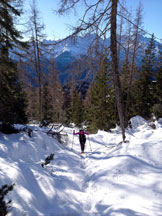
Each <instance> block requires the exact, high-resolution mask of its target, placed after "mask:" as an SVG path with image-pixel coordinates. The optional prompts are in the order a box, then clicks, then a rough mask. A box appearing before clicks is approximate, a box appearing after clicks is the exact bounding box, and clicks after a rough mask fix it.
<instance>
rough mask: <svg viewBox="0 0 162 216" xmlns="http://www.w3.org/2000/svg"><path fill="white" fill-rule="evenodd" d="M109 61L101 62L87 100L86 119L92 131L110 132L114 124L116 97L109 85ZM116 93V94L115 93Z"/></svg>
mask: <svg viewBox="0 0 162 216" xmlns="http://www.w3.org/2000/svg"><path fill="white" fill-rule="evenodd" d="M107 67H108V63H107V59H106V58H105V59H104V60H102V61H101V64H100V66H99V70H98V72H97V74H96V78H95V81H94V83H93V84H92V85H91V87H90V89H89V92H88V94H87V98H86V101H87V102H86V119H87V121H88V125H89V129H90V130H94V131H95V130H97V129H102V130H108V129H110V128H111V127H112V125H113V124H114V95H113V94H112V89H113V88H110V86H109V85H108V84H109V83H108V82H110V79H109V75H110V74H108V71H109V70H108V69H107ZM113 93H114V92H113Z"/></svg>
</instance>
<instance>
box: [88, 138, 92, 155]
mask: <svg viewBox="0 0 162 216" xmlns="http://www.w3.org/2000/svg"><path fill="white" fill-rule="evenodd" d="M88 139H89V135H88ZM89 148H90V151H91V152H92V148H91V143H90V139H89Z"/></svg>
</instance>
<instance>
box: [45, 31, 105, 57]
mask: <svg viewBox="0 0 162 216" xmlns="http://www.w3.org/2000/svg"><path fill="white" fill-rule="evenodd" d="M96 38H97V35H96V34H86V35H85V36H84V37H83V36H76V37H75V38H74V39H71V38H68V39H67V40H64V41H61V40H57V41H48V40H44V43H45V44H49V48H50V50H51V47H52V46H53V45H54V44H56V45H55V46H54V47H53V52H54V56H55V58H56V57H58V56H59V55H61V54H62V53H64V52H66V53H67V52H69V53H71V55H72V56H74V57H75V58H78V57H80V56H82V55H87V53H88V49H89V47H90V46H91V45H92V43H94V41H95V39H96ZM106 43H107V46H109V39H108V40H106V42H104V41H103V39H102V38H100V39H99V40H98V44H99V45H100V46H101V45H103V44H105V45H106Z"/></svg>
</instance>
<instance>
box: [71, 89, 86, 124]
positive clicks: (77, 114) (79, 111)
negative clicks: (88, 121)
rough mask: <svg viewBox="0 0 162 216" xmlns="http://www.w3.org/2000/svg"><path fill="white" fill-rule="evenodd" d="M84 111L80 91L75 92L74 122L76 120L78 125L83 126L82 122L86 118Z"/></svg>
mask: <svg viewBox="0 0 162 216" xmlns="http://www.w3.org/2000/svg"><path fill="white" fill-rule="evenodd" d="M83 112H84V111H83V100H82V95H81V93H80V92H79V93H76V94H75V98H74V101H73V108H72V122H74V123H75V125H76V126H77V127H81V123H82V122H83V120H84V118H83Z"/></svg>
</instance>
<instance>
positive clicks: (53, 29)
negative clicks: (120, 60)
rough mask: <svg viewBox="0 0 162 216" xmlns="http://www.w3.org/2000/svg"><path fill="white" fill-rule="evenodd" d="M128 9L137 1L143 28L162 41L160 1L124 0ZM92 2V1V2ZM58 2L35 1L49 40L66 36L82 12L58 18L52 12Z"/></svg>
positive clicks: (27, 1) (161, 7)
mask: <svg viewBox="0 0 162 216" xmlns="http://www.w3.org/2000/svg"><path fill="white" fill-rule="evenodd" d="M125 1H126V5H127V6H128V8H129V9H132V10H134V11H135V9H136V7H137V5H138V4H139V1H141V2H142V5H143V8H144V13H143V14H144V16H143V21H144V22H143V26H144V28H145V30H146V31H148V32H149V33H151V34H152V33H154V34H155V36H156V37H158V38H161V39H162V0H125ZM29 2H31V0H25V9H27V8H28V6H29ZM92 2H93V0H92ZM58 5H59V0H37V7H38V10H39V11H40V14H41V18H42V21H43V23H44V24H45V27H46V29H45V31H46V33H47V35H48V38H50V39H58V38H63V37H65V36H67V35H68V34H69V33H70V32H69V26H74V25H75V24H76V23H77V20H78V17H79V16H80V14H81V13H82V11H83V8H81V7H80V8H79V12H78V14H74V13H71V14H67V15H65V16H58V15H57V14H56V13H54V12H53V10H57V9H58Z"/></svg>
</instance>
